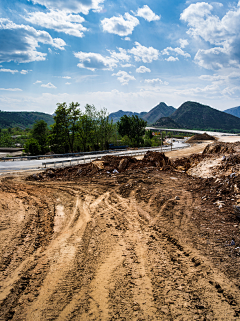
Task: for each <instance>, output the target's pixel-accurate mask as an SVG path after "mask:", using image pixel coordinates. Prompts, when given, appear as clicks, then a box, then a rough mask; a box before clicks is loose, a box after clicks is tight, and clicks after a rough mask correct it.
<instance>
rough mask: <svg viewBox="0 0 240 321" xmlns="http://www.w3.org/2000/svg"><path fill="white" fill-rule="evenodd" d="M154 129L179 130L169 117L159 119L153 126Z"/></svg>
mask: <svg viewBox="0 0 240 321" xmlns="http://www.w3.org/2000/svg"><path fill="white" fill-rule="evenodd" d="M153 125H154V126H156V127H160V128H181V127H180V126H179V125H178V124H177V123H176V122H175V121H174V120H173V119H171V118H170V117H161V118H159V119H158V120H157V121H156V123H155V124H153Z"/></svg>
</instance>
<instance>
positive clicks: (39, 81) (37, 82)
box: [33, 80, 42, 85]
mask: <svg viewBox="0 0 240 321" xmlns="http://www.w3.org/2000/svg"><path fill="white" fill-rule="evenodd" d="M41 83H42V81H41V80H37V81H36V82H34V83H33V84H34V85H36V84H41Z"/></svg>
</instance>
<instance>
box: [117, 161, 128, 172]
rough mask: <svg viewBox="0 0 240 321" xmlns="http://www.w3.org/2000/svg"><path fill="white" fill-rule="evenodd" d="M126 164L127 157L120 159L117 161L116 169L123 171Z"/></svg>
mask: <svg viewBox="0 0 240 321" xmlns="http://www.w3.org/2000/svg"><path fill="white" fill-rule="evenodd" d="M127 166H128V159H127V158H124V159H121V161H120V163H119V166H118V169H119V170H120V171H124V170H125V169H126V168H127Z"/></svg>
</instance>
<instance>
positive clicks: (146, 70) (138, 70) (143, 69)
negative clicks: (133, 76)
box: [136, 66, 151, 74]
mask: <svg viewBox="0 0 240 321" xmlns="http://www.w3.org/2000/svg"><path fill="white" fill-rule="evenodd" d="M136 72H137V73H140V74H144V73H145V72H151V69H149V68H147V67H145V66H140V67H139V68H137V69H136Z"/></svg>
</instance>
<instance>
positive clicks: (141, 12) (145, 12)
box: [135, 5, 161, 22]
mask: <svg viewBox="0 0 240 321" xmlns="http://www.w3.org/2000/svg"><path fill="white" fill-rule="evenodd" d="M135 15H136V16H138V17H142V18H144V19H145V20H147V21H149V22H150V21H154V20H160V18H161V16H157V15H156V14H155V13H154V12H153V11H152V10H151V9H150V8H149V6H147V5H144V6H143V7H142V8H138V10H137V13H136V14H135Z"/></svg>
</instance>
